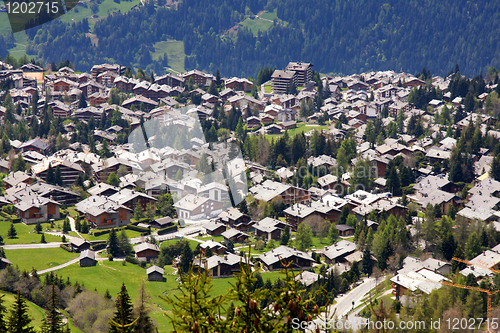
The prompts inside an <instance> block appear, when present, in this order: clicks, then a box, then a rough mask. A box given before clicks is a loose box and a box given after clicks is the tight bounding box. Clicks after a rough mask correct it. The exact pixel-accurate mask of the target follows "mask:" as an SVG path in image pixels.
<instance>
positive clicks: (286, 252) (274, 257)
mask: <svg viewBox="0 0 500 333" xmlns="http://www.w3.org/2000/svg"><path fill="white" fill-rule="evenodd" d="M294 256H295V257H299V258H301V259H304V260H309V261H314V259H313V258H312V257H311V256H310V255H309V254H307V253H306V252H302V251H298V250H296V249H292V248H289V247H287V246H284V245H281V246H279V247H277V248H275V249H273V250H271V251H269V252H266V253H264V254H261V255H260V256H259V259H260V260H261V261H262V262H264V263H265V264H266V265H272V264H274V263H277V262H279V261H280V260H281V259H288V258H291V257H294Z"/></svg>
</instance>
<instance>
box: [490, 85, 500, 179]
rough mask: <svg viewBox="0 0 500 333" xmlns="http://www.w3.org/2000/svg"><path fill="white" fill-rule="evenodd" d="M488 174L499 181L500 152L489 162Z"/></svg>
mask: <svg viewBox="0 0 500 333" xmlns="http://www.w3.org/2000/svg"><path fill="white" fill-rule="evenodd" d="M498 86H500V84H499V85H498ZM490 176H491V178H493V179H495V180H496V181H500V154H497V156H495V158H494V159H493V161H492V162H491V169H490Z"/></svg>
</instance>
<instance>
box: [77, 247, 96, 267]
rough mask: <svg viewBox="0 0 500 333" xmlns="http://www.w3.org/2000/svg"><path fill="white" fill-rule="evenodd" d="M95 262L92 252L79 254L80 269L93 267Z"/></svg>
mask: <svg viewBox="0 0 500 333" xmlns="http://www.w3.org/2000/svg"><path fill="white" fill-rule="evenodd" d="M96 263H97V260H95V252H94V251H92V250H85V251H82V252H81V253H80V267H91V266H95V265H96Z"/></svg>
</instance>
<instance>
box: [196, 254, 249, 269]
mask: <svg viewBox="0 0 500 333" xmlns="http://www.w3.org/2000/svg"><path fill="white" fill-rule="evenodd" d="M240 262H243V263H246V262H247V261H246V259H245V258H244V257H240V256H238V255H236V254H232V253H227V254H225V255H224V256H222V257H219V256H215V255H214V256H211V257H210V258H207V259H206V260H204V261H202V263H201V267H204V268H205V269H207V270H210V269H213V268H214V267H217V266H219V265H222V264H225V265H228V266H235V265H238V264H239V263H240ZM193 264H194V265H199V264H200V262H199V260H194V261H193ZM250 265H251V266H253V264H252V263H250Z"/></svg>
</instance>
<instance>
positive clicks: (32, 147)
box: [19, 138, 49, 154]
mask: <svg viewBox="0 0 500 333" xmlns="http://www.w3.org/2000/svg"><path fill="white" fill-rule="evenodd" d="M48 147H49V145H48V144H46V143H45V142H43V141H41V140H40V139H38V138H35V139H32V140H29V141H26V142H24V143H23V144H22V145H21V146H19V150H20V151H21V152H25V151H37V152H39V153H42V154H43V153H44V152H45V150H46V149H47V148H48Z"/></svg>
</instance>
